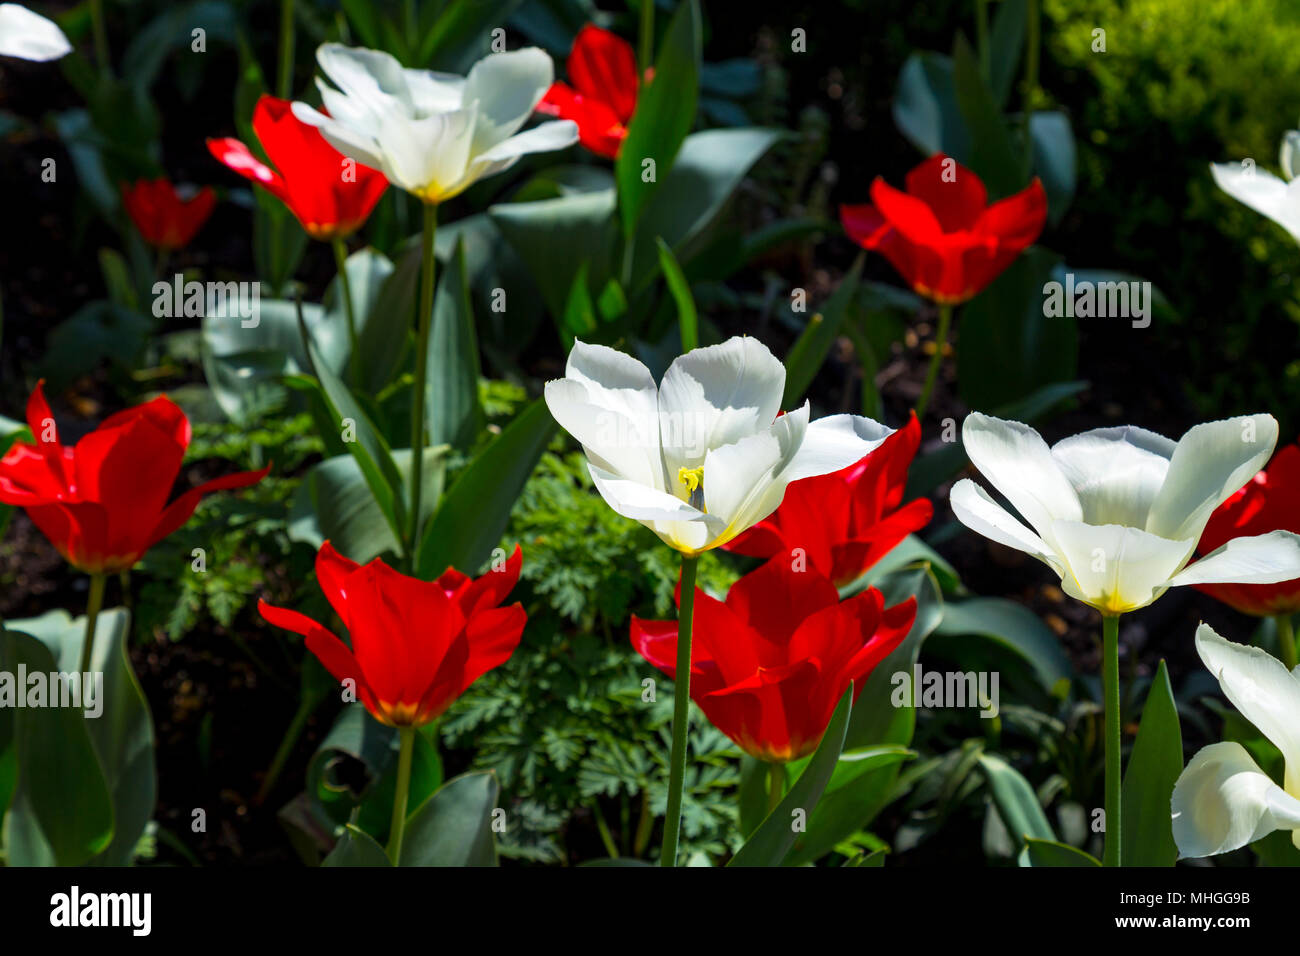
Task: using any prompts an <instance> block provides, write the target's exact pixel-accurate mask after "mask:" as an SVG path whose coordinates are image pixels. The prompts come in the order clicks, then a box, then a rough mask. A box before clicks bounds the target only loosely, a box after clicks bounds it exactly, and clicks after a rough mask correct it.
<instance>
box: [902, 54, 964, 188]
mask: <svg viewBox="0 0 1300 956" xmlns="http://www.w3.org/2000/svg"><path fill="white" fill-rule="evenodd" d="M896 88H897V90H898V92H897V93H896V94H895V96H894V125H895V126H897V127H898V131H899V132H900V133H902V134H903V136H904V137H905V138H906V139H907V140H908V141H909V142H911V144H912V145H913V146H915V147H916V148H917V149H918V150H920V151H921V152H922V153H924V154H925V155H926V156H930V155H932V154H934V153H946V154H947V155H949V156H951V157H952V158H953V159H955V160H957V162H959V163H962V164H963V165H969V160H970V133H968V132H967V130H966V124H965V123H964V122H963V121H962V115H961V110H960V109H959V108H958V107H957V92H956V87H955V85H954V82H953V63H952V59H951V58H949V57H946V56H944V55H943V54H941V53H932V52H929V51H923V52H920V53H913V54H912V55H911V56H909V57H908V58H907V60H906V62H904V63H903V69H902V70H901V71H900V72H899V74H898V83H897V87H896Z"/></svg>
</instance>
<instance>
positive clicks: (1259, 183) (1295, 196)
mask: <svg viewBox="0 0 1300 956" xmlns="http://www.w3.org/2000/svg"><path fill="white" fill-rule="evenodd" d="M1282 148H1283V163H1284V167H1283V168H1284V169H1286V170H1287V173H1288V175H1290V168H1289V166H1290V160H1291V156H1290V149H1291V143H1290V140H1289V139H1284V140H1283V141H1282ZM1210 173H1211V175H1213V176H1214V181H1215V182H1216V183H1217V184H1218V186H1219V188H1220V189H1222V190H1223V191H1224V192H1225V193H1227V194H1228V195H1229V196H1231V197H1232V198H1233V199H1236V200H1237V201H1238V202H1241V203H1245V204H1246V205H1247V206H1249V207H1250V208H1251V209H1253V210H1255V212H1257V213H1260V214H1261V215H1264V216H1267V217H1268V218H1269V219H1272V220H1273V221H1274V222H1275V223H1277V224H1278V225H1279V226H1281V227H1282V228H1283V229H1285V230H1286V231H1287V232H1289V233H1290V234H1291V238H1292V239H1294V240H1295V241H1296V242H1300V179H1292V180H1291V181H1290V182H1286V181H1284V180H1282V179H1279V178H1278V177H1276V176H1274V175H1273V174H1272V173H1270V172H1268V171H1267V170H1264V169H1258V168H1256V166H1255V165H1254V164H1253V163H1212V164H1211V165H1210Z"/></svg>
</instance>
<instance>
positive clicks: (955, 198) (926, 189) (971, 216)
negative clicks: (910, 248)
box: [907, 153, 988, 232]
mask: <svg viewBox="0 0 1300 956" xmlns="http://www.w3.org/2000/svg"><path fill="white" fill-rule="evenodd" d="M907 191H908V192H909V193H910V194H911V195H913V196H915V197H916V198H918V199H920V200H921V201H922V202H924V203H925V204H926V205H927V206H929V207H930V208H931V209H932V210H933V211H934V215H935V218H937V219H938V220H939V225H940V226H941V227H942V228H943V231H944V232H958V231H961V230H967V229H971V228H973V227H974V225H975V223H976V221H978V220H979V218H980V216H981V215H982V214H983V213H984V207H985V206H986V205H987V204H988V192H987V191H986V190H985V189H984V183H983V182H982V181H981V180H980V178H979V177H978V176H976V175H975V173H973V172H971V170H969V169H967V168H966V167H965V166H963V165H961V163H959V162H957V161H956V160H955V159H952V158H950V157H948V156H945V155H943V154H942V153H936V154H935V155H933V156H931V157H930V158H929V159H927V160H925V161H924V162H922V163H920V164H919V165H917V166H916V167H914V168H913V169H912V171H911V172H909V173H908V174H907Z"/></svg>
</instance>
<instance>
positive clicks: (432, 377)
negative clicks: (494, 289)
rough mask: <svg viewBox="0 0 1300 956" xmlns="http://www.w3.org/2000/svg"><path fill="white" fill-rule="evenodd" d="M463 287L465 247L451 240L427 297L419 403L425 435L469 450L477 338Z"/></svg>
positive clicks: (474, 433) (475, 425)
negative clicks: (429, 321) (429, 310)
mask: <svg viewBox="0 0 1300 956" xmlns="http://www.w3.org/2000/svg"><path fill="white" fill-rule="evenodd" d="M469 293H470V289H469V276H468V274H467V272H466V270H465V247H464V245H463V244H462V243H460V242H457V243H456V251H455V253H454V254H453V255H452V257H451V262H450V263H449V265H448V268H447V269H446V271H444V273H443V276H442V281H441V282H439V283H438V291H437V294H436V295H435V297H434V300H433V325H432V327H431V328H430V330H429V351H428V354H427V355H426V356H424V361H425V362H427V363H428V378H427V385H426V389H425V407H426V409H427V413H426V418H427V428H428V432H429V441H430V443H431V444H433V445H450V446H451V447H453V448H456V449H458V450H460V451H468V450H469V448H470V446H471V445H473V444H474V439H476V438H477V437H478V433H479V429H480V427H481V426H482V424H483V409H482V408H481V407H480V406H479V400H478V380H479V374H480V366H479V356H478V340H477V338H476V337H475V333H474V310H473V307H472V306H471V305H470V297H469ZM417 358H418V357H417Z"/></svg>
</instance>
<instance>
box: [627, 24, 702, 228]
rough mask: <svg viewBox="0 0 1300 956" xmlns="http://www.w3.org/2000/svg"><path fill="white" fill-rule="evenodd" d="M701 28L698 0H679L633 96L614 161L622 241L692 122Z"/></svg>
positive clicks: (670, 162)
mask: <svg viewBox="0 0 1300 956" xmlns="http://www.w3.org/2000/svg"><path fill="white" fill-rule="evenodd" d="M701 29H702V28H701V25H700V7H699V0H683V2H681V3H679V4H678V5H677V12H676V13H674V14H673V18H672V20H671V21H669V24H668V30H667V32H666V33H665V34H664V39H663V43H662V44H661V45H660V47H659V56H658V58H657V59H656V60H655V71H654V79H653V80H651V82H650V83H648V84H646V85H645V86H644V87H643V88H642V90H641V92H640V95H639V97H638V98H637V104H636V113H634V114H633V116H632V122H631V124H630V125H629V126H628V130H627V138H626V139H625V140H623V146H622V148H621V149H620V150H619V153H618V159H616V160H615V161H614V177H615V179H616V180H617V181H618V205H619V213H620V215H621V217H622V221H623V237H624V240H625V241H629V242H630V241H631V238H632V235H633V232H634V231H635V229H636V224H637V220H639V219H640V218H641V214H642V212H643V211H644V210H645V209H646V207H647V205H648V203H649V201H650V197H651V195H653V193H654V192H655V190H656V188H657V187H658V184H659V181H660V180H662V179H664V178H666V177H667V175H668V170H669V169H670V168H671V166H672V163H673V159H674V158H675V157H676V156H677V151H678V149H679V148H681V145H682V140H684V139H685V138H686V134H687V133H689V132H690V131H691V125H692V124H693V123H694V121H695V102H696V98H697V97H698V95H699V74H700V44H701ZM647 160H652V161H653V163H654V166H653V174H654V175H653V177H651V178H650V179H649V181H648V182H647V181H644V180H643V170H644V169H645V166H644V165H643V164H644V163H645V162H646V161H647ZM647 175H648V174H647Z"/></svg>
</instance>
